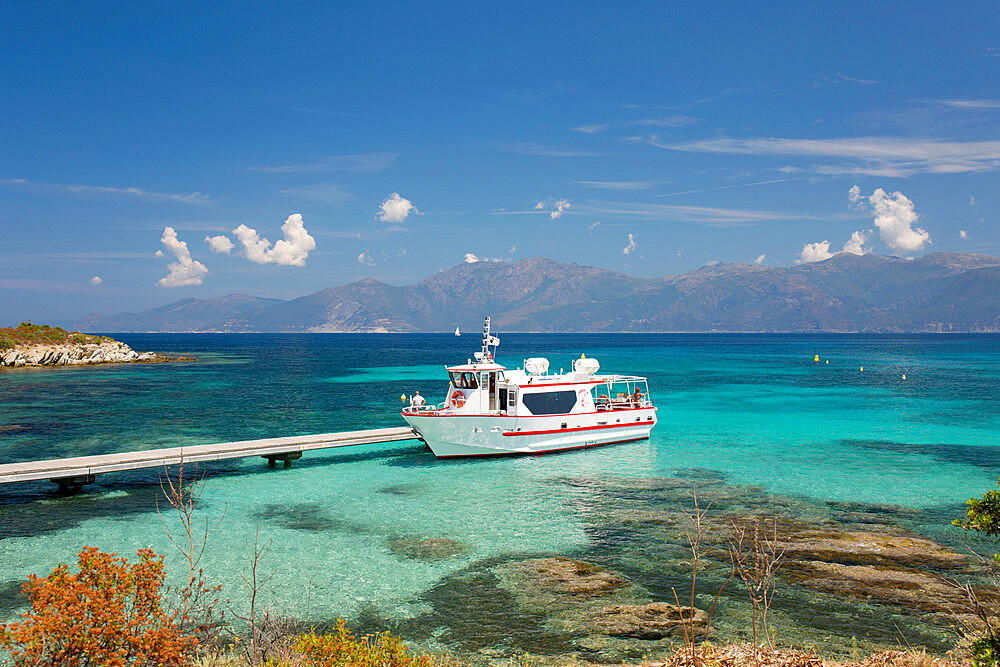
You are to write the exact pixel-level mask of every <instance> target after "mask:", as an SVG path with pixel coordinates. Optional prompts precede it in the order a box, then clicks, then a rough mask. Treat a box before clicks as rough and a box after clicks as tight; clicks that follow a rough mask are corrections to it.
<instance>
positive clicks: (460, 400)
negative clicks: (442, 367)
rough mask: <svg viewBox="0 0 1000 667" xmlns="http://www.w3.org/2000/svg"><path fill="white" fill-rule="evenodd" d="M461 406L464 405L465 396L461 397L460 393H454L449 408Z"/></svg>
mask: <svg viewBox="0 0 1000 667" xmlns="http://www.w3.org/2000/svg"><path fill="white" fill-rule="evenodd" d="M463 405H465V396H463V395H462V392H460V391H456V392H455V393H454V394H452V395H451V407H453V408H460V407H462V406H463Z"/></svg>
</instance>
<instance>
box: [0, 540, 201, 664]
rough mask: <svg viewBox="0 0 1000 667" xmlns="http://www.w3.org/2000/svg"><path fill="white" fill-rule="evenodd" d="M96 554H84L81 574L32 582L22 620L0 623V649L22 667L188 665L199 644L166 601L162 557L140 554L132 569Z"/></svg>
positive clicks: (62, 570) (63, 569)
mask: <svg viewBox="0 0 1000 667" xmlns="http://www.w3.org/2000/svg"><path fill="white" fill-rule="evenodd" d="M116 556H117V554H113V553H111V554H108V553H101V552H100V551H98V550H97V549H96V548H94V547H84V548H83V550H82V551H80V554H79V557H78V563H79V567H80V571H79V573H70V571H69V566H67V565H65V564H63V565H59V566H58V567H56V569H55V570H53V571H52V574H50V575H49V576H47V577H42V578H39V577H38V576H36V575H31V576H29V577H28V582H27V583H26V584H24V586H23V588H22V590H23V591H24V593H25V594H26V595H27V596H28V599H29V600H30V602H31V611H28V612H25V613H24V614H23V615H22V618H23V619H24V620H22V621H19V622H14V623H11V624H9V625H7V624H0V646H2V647H3V648H6V649H8V650H9V651H10V652H11V654H12V655H13V657H14V662H15V664H17V665H23V666H27V665H45V666H55V665H59V666H61V667H98V666H101V667H129V666H135V667H146V666H153V665H169V666H181V665H188V664H189V663H188V660H187V657H186V653H187V652H188V650H189V649H190V648H191V647H192V645H193V641H192V640H191V639H190V638H188V637H186V636H184V635H183V634H182V633H181V632H180V631H179V629H178V626H177V624H176V623H175V618H174V616H172V615H170V614H168V613H167V612H166V611H165V610H164V609H163V605H162V603H161V599H160V590H161V588H162V586H163V577H164V574H163V558H162V557H161V556H158V555H156V554H154V553H153V551H152V550H151V549H140V550H139V551H138V560H137V561H136V562H133V563H131V564H130V563H129V562H128V560H127V559H126V558H124V557H120V558H119V557H116Z"/></svg>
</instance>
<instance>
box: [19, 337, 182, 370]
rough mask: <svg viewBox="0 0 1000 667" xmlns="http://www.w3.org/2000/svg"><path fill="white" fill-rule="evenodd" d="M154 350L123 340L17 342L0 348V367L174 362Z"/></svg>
mask: <svg viewBox="0 0 1000 667" xmlns="http://www.w3.org/2000/svg"><path fill="white" fill-rule="evenodd" d="M173 360H174V359H173V358H172V357H165V356H163V355H159V354H156V353H154V352H136V351H135V350H133V349H132V348H131V347H129V346H128V345H126V344H125V343H121V342H119V341H116V340H110V339H105V340H102V341H101V342H100V343H58V344H53V345H18V346H16V347H14V348H12V349H9V350H3V351H0V366H7V367H21V366H81V365H84V364H122V363H130V362H147V363H149V362H157V361H173Z"/></svg>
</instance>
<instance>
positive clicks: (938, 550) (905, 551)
mask: <svg viewBox="0 0 1000 667" xmlns="http://www.w3.org/2000/svg"><path fill="white" fill-rule="evenodd" d="M778 539H779V541H780V542H781V543H782V544H781V546H782V547H783V548H784V549H785V557H786V558H787V559H788V560H792V561H825V562H829V563H843V564H848V565H881V566H889V567H904V568H915V567H932V568H939V569H947V570H958V569H964V568H965V567H966V566H967V565H968V559H967V558H966V557H965V556H963V555H962V554H959V553H956V552H954V551H952V550H951V549H949V548H947V547H945V546H943V545H941V544H938V543H937V542H935V541H933V540H929V539H927V538H925V537H920V536H919V535H915V534H913V533H896V534H893V533H880V532H874V531H865V530H841V529H837V528H828V527H808V526H801V525H790V524H786V525H785V526H782V525H781V524H780V523H779V524H778Z"/></svg>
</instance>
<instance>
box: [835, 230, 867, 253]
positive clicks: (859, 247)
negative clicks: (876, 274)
mask: <svg viewBox="0 0 1000 667" xmlns="http://www.w3.org/2000/svg"><path fill="white" fill-rule="evenodd" d="M866 243H868V233H867V232H862V231H860V230H859V231H856V232H853V233H852V234H851V238H849V239H847V243H845V244H844V249H843V250H841V252H849V253H851V254H852V255H866V254H868V253H869V252H871V249H870V248H866V247H865V244H866Z"/></svg>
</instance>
